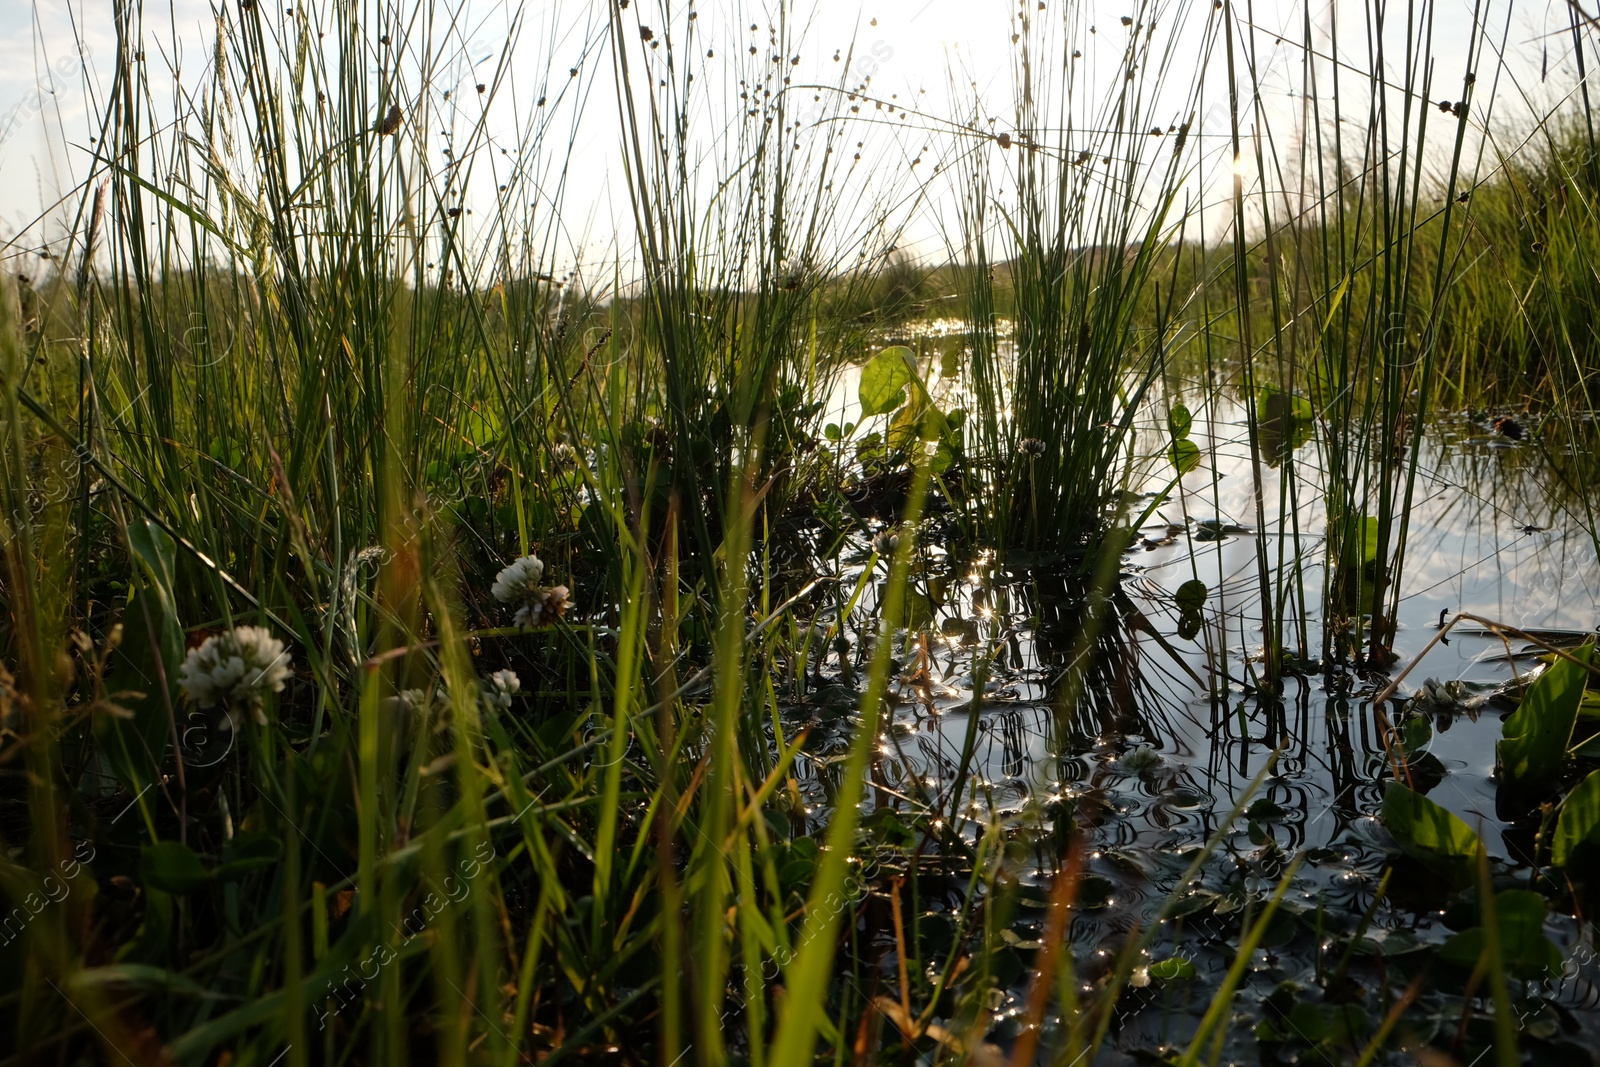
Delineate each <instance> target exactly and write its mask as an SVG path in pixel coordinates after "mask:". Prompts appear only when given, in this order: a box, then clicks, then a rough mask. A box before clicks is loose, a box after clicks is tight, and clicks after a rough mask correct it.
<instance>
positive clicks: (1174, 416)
mask: <svg viewBox="0 0 1600 1067" xmlns="http://www.w3.org/2000/svg"><path fill="white" fill-rule="evenodd" d="M1193 425H1194V416H1193V415H1191V414H1190V413H1189V409H1188V408H1187V407H1185V406H1184V405H1182V404H1174V405H1172V410H1171V411H1169V412H1167V429H1168V430H1170V431H1171V432H1172V439H1173V440H1174V441H1184V440H1187V439H1188V437H1189V428H1190V427H1192V426H1193Z"/></svg>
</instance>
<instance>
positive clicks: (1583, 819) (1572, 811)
mask: <svg viewBox="0 0 1600 1067" xmlns="http://www.w3.org/2000/svg"><path fill="white" fill-rule="evenodd" d="M1585 841H1587V842H1589V843H1590V844H1594V845H1600V771H1594V772H1592V773H1590V775H1589V777H1587V778H1585V779H1584V780H1583V781H1581V782H1579V783H1578V787H1577V788H1576V789H1574V790H1573V791H1572V792H1570V793H1568V794H1567V799H1566V800H1564V801H1562V802H1561V817H1560V818H1559V819H1557V820H1556V836H1555V841H1554V842H1553V843H1552V845H1551V848H1550V853H1551V855H1550V861H1551V862H1552V863H1554V864H1555V865H1556V866H1557V867H1565V866H1566V865H1567V864H1568V862H1570V861H1571V859H1572V853H1573V852H1574V851H1575V850H1576V849H1577V847H1578V846H1579V845H1581V844H1583V843H1584V842H1585Z"/></svg>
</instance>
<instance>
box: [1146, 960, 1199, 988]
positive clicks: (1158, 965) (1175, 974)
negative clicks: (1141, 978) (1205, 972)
mask: <svg viewBox="0 0 1600 1067" xmlns="http://www.w3.org/2000/svg"><path fill="white" fill-rule="evenodd" d="M1149 971H1150V977H1151V978H1159V979H1161V980H1162V981H1164V982H1176V981H1179V980H1182V979H1186V978H1193V977H1195V976H1196V975H1197V974H1199V973H1200V972H1199V971H1197V970H1195V966H1194V964H1193V963H1192V962H1191V961H1189V960H1186V959H1184V958H1183V957H1182V956H1171V957H1169V958H1167V959H1164V960H1157V961H1156V962H1154V963H1152V964H1151V965H1150V967H1149Z"/></svg>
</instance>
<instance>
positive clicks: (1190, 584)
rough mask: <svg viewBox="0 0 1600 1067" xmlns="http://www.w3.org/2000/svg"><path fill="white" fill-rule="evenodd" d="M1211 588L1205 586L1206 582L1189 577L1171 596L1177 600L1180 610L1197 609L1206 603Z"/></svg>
mask: <svg viewBox="0 0 1600 1067" xmlns="http://www.w3.org/2000/svg"><path fill="white" fill-rule="evenodd" d="M1210 592H1211V590H1209V589H1207V588H1206V583H1205V582H1202V581H1201V580H1200V579H1198V578H1190V579H1189V580H1188V581H1187V582H1184V583H1183V584H1182V585H1180V586H1178V591H1177V593H1175V594H1173V598H1174V599H1175V600H1176V601H1177V602H1178V609H1179V610H1180V611H1199V610H1200V609H1201V608H1203V607H1205V605H1206V597H1207V596H1208V595H1209V594H1210Z"/></svg>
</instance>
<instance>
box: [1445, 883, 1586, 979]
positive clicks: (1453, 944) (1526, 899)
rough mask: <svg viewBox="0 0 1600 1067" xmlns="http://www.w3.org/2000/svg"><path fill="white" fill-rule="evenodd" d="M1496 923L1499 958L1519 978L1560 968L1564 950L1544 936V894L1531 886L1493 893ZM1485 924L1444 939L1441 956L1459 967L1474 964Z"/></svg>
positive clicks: (1478, 953) (1480, 953)
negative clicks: (1542, 895) (1529, 887)
mask: <svg viewBox="0 0 1600 1067" xmlns="http://www.w3.org/2000/svg"><path fill="white" fill-rule="evenodd" d="M1494 914H1495V925H1496V926H1497V927H1499V929H1500V960H1501V963H1502V965H1503V966H1504V967H1505V969H1506V970H1507V971H1510V972H1511V973H1512V974H1513V975H1515V976H1516V977H1518V978H1523V979H1527V980H1529V981H1533V980H1537V979H1540V978H1543V977H1545V976H1546V975H1549V974H1552V973H1554V972H1556V971H1559V970H1560V969H1561V952H1560V950H1558V949H1557V948H1556V946H1555V945H1553V944H1551V942H1550V939H1549V938H1548V937H1546V936H1544V915H1545V904H1544V898H1543V897H1541V896H1540V895H1539V894H1538V893H1535V892H1533V891H1532V890H1529V889H1508V890H1506V891H1505V892H1504V893H1496V894H1495V895H1494ZM1483 933H1484V931H1483V927H1481V926H1474V927H1473V928H1472V929H1470V930H1463V931H1462V932H1461V933H1459V934H1456V935H1455V936H1454V937H1452V938H1451V939H1450V940H1448V941H1446V942H1445V943H1444V947H1442V948H1441V949H1440V950H1439V955H1440V957H1441V958H1443V959H1445V960H1448V961H1449V962H1451V963H1453V964H1455V965H1456V966H1458V967H1466V968H1470V967H1474V966H1476V965H1477V963H1478V958H1479V957H1480V956H1481V955H1483Z"/></svg>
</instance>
